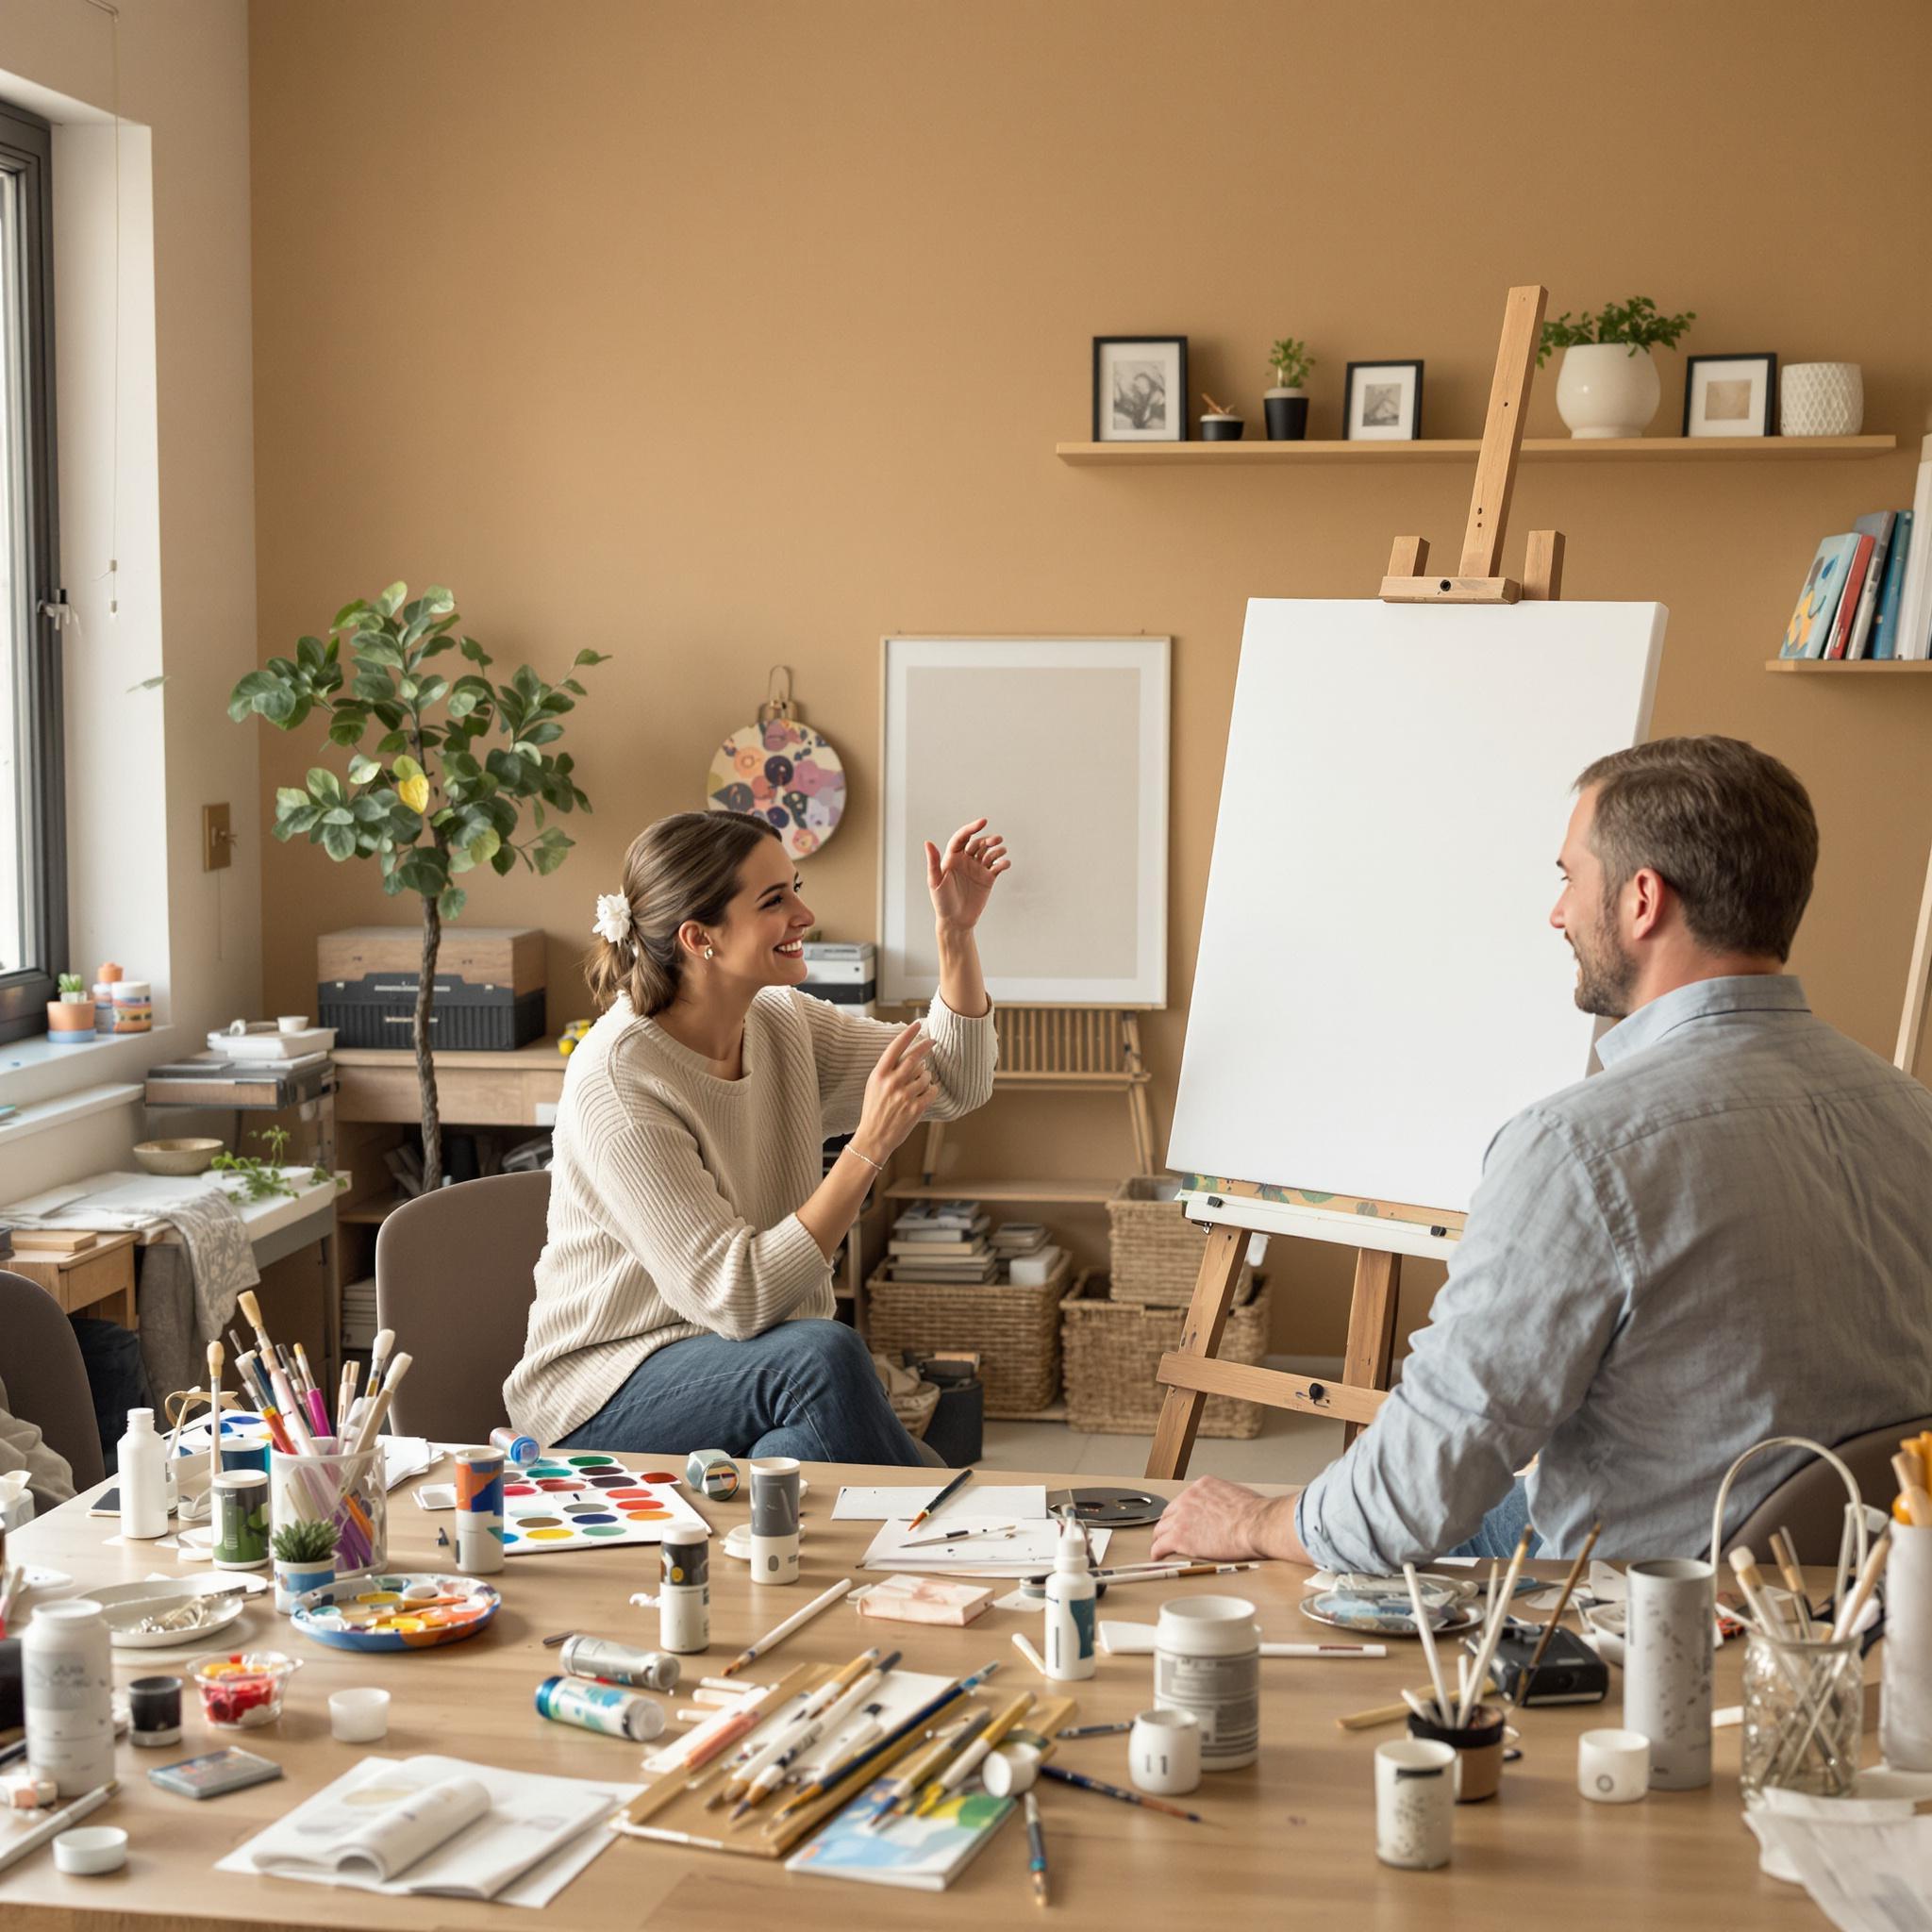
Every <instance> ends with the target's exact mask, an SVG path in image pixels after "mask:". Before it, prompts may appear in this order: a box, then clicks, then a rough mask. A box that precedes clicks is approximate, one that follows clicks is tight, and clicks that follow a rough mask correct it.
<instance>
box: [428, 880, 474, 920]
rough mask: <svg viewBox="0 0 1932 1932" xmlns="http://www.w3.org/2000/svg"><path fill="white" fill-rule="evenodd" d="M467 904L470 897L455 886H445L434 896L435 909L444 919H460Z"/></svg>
mask: <svg viewBox="0 0 1932 1932" xmlns="http://www.w3.org/2000/svg"><path fill="white" fill-rule="evenodd" d="M469 903H470V895H469V894H468V893H467V892H465V891H462V890H461V889H460V888H459V887H457V886H445V887H444V888H443V889H442V891H441V892H439V893H438V894H437V895H436V909H437V911H439V912H440V913H441V915H442V916H443V918H445V919H460V918H461V917H462V916H463V908H464V907H465V906H467V905H468V904H469Z"/></svg>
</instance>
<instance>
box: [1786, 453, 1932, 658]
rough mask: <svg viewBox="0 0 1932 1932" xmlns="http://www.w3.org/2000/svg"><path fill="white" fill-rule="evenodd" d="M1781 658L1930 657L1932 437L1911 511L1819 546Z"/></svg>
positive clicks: (1891, 513)
mask: <svg viewBox="0 0 1932 1932" xmlns="http://www.w3.org/2000/svg"><path fill="white" fill-rule="evenodd" d="M1778 656H1779V657H1780V658H1825V659H1828V660H1842V661H1844V662H1848V663H1849V662H1851V661H1853V660H1855V659H1857V658H1907V659H1909V658H1932V437H1928V438H1927V439H1926V441H1925V460H1924V461H1923V462H1921V463H1920V465H1919V480H1918V489H1917V491H1916V492H1915V494H1914V497H1913V501H1912V508H1910V509H1880V510H1873V511H1872V512H1871V513H1870V514H1869V515H1866V516H1862V517H1859V518H1858V519H1857V521H1856V522H1855V523H1854V524H1853V525H1852V527H1851V528H1850V529H1849V530H1845V531H1842V532H1840V534H1839V535H1837V536H1832V537H1827V538H1825V540H1824V541H1823V542H1822V543H1820V544H1819V546H1818V550H1817V554H1816V555H1815V556H1814V557H1813V558H1812V559H1811V567H1810V568H1809V569H1808V570H1807V572H1806V573H1805V582H1804V585H1803V587H1802V588H1801V589H1800V591H1799V592H1798V602H1797V606H1796V608H1794V609H1793V610H1792V612H1791V621H1790V624H1789V625H1786V627H1785V638H1784V643H1783V645H1782V646H1781V647H1780V648H1779V651H1778Z"/></svg>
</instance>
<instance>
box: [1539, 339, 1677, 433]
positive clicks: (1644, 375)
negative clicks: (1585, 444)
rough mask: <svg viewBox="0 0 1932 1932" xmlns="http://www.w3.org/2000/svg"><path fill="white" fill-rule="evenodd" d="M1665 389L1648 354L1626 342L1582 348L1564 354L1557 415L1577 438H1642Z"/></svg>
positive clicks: (1590, 345) (1599, 343)
mask: <svg viewBox="0 0 1932 1932" xmlns="http://www.w3.org/2000/svg"><path fill="white" fill-rule="evenodd" d="M1662 396H1663V389H1662V387H1661V385H1660V384H1659V383H1658V381H1657V364H1656V363H1655V362H1653V361H1652V360H1651V359H1650V351H1649V350H1648V349H1639V350H1638V352H1637V353H1636V354H1635V355H1634V356H1633V355H1632V354H1631V353H1630V345H1629V344H1628V343H1627V342H1582V343H1579V344H1578V345H1577V346H1576V347H1575V348H1574V349H1565V350H1564V351H1563V365H1562V367H1561V368H1560V369H1558V370H1557V414H1558V415H1559V416H1561V417H1562V419H1563V421H1564V422H1565V423H1567V424H1568V425H1570V434H1571V435H1572V436H1574V437H1599V436H1641V435H1642V434H1643V432H1644V430H1645V429H1647V428H1648V427H1649V426H1650V419H1651V418H1652V417H1653V416H1655V415H1656V414H1657V404H1658V402H1659V401H1660V400H1661V398H1662Z"/></svg>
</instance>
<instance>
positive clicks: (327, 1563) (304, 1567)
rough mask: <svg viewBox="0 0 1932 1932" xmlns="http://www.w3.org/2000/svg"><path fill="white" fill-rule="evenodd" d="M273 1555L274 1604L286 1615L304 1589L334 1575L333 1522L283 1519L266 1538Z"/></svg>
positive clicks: (328, 1581)
mask: <svg viewBox="0 0 1932 1932" xmlns="http://www.w3.org/2000/svg"><path fill="white" fill-rule="evenodd" d="M269 1549H270V1550H271V1551H272V1552H273V1554H274V1556H275V1608H276V1609H277V1610H279V1611H280V1612H281V1613H282V1615H283V1616H285V1617H286V1616H287V1615H288V1614H289V1612H290V1611H291V1610H292V1609H293V1608H294V1607H295V1599H296V1598H297V1597H298V1596H301V1595H302V1594H303V1593H304V1592H305V1591H311V1590H323V1589H325V1588H326V1587H327V1586H328V1585H329V1584H331V1583H333V1582H334V1581H335V1578H336V1526H335V1524H333V1523H322V1522H309V1521H308V1520H307V1519H304V1520H301V1521H298V1522H295V1523H285V1524H282V1526H281V1527H280V1528H279V1529H278V1530H276V1531H275V1535H274V1536H273V1537H271V1538H270V1539H269Z"/></svg>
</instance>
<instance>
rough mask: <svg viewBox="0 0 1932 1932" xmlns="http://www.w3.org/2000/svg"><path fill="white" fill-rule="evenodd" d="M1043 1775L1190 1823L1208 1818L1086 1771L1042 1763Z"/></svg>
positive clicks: (1197, 1822) (1200, 1822)
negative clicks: (1089, 1774) (1144, 1796)
mask: <svg viewBox="0 0 1932 1932" xmlns="http://www.w3.org/2000/svg"><path fill="white" fill-rule="evenodd" d="M1040 1774H1041V1777H1051V1778H1058V1780H1059V1782H1060V1783H1061V1784H1063V1785H1075V1786H1077V1787H1078V1788H1079V1789H1080V1790H1083V1791H1094V1792H1097V1793H1098V1794H1099V1795H1100V1796H1101V1797H1103V1798H1115V1799H1118V1800H1119V1802H1120V1803H1121V1804H1123V1805H1139V1806H1141V1807H1142V1808H1143V1809H1145V1810H1148V1811H1165V1812H1166V1813H1167V1815H1168V1816H1169V1817H1170V1818H1185V1819H1186V1820H1187V1821H1188V1823H1189V1824H1207V1822H1208V1821H1207V1820H1206V1819H1205V1818H1203V1817H1202V1816H1201V1814H1200V1813H1199V1812H1198V1811H1183V1810H1182V1809H1181V1807H1179V1806H1178V1805H1170V1804H1168V1803H1167V1801H1166V1800H1165V1799H1162V1798H1143V1797H1142V1796H1141V1793H1140V1792H1139V1791H1129V1790H1123V1789H1122V1788H1121V1787H1120V1786H1119V1785H1110V1784H1108V1782H1107V1780H1106V1779H1105V1778H1098V1777H1089V1776H1088V1775H1087V1774H1085V1773H1084V1772H1079V1771H1068V1770H1066V1769H1065V1768H1064V1767H1062V1766H1060V1765H1058V1764H1042V1765H1041V1767H1040Z"/></svg>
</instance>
